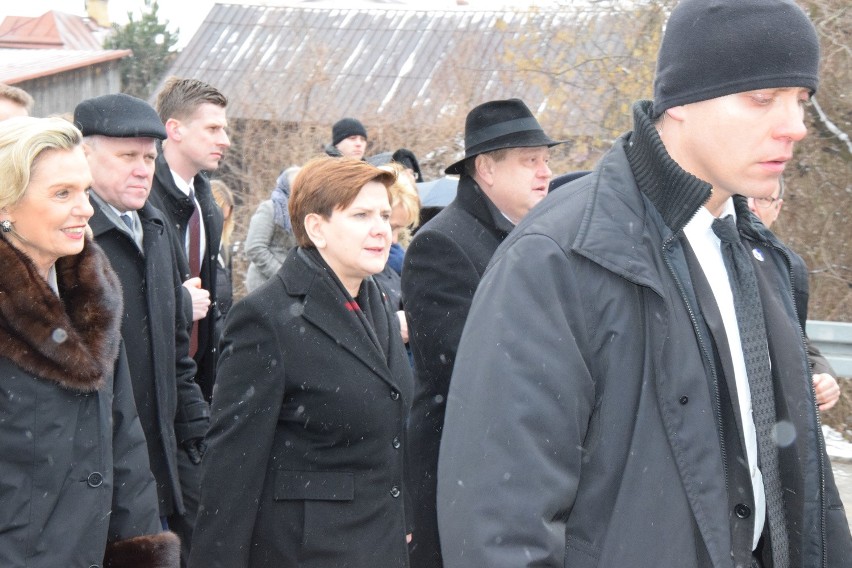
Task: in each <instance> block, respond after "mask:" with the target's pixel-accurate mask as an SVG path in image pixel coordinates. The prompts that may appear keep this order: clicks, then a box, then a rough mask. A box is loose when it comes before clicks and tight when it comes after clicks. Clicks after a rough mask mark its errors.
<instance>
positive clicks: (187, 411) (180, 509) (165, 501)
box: [89, 197, 210, 516]
mask: <svg viewBox="0 0 852 568" xmlns="http://www.w3.org/2000/svg"><path fill="white" fill-rule="evenodd" d="M91 201H92V207H94V210H95V214H94V216H93V217H92V218H91V219H90V220H89V226H90V227H91V228H92V232H93V234H94V237H95V242H97V243H98V244H99V245H100V246H101V248H102V249H103V250H104V252H105V253H106V255H107V258H109V261H110V264H111V265H112V268H113V270H114V271H115V272H116V274H117V275H118V279H119V281H120V282H121V287H122V292H123V294H122V296H123V298H124V317H123V318H122V324H121V333H122V337H123V338H124V344H125V350H126V351H127V361H128V365H129V367H130V377H131V381H132V383H133V392H134V398H135V400H136V408H137V410H138V411H139V418H140V421H141V423H142V430H143V431H144V432H145V439H146V440H147V445H148V459H149V460H150V462H151V471H152V472H153V474H154V479H156V481H157V494H158V497H159V501H160V515H161V516H168V515H171V514H173V513H178V514H181V515H182V514H184V512H185V509H184V503H183V497H182V492H181V483H180V478H179V477H178V462H177V460H178V457H177V453H178V452H179V451H184V450H183V449H182V448H181V447H180V444H181V443H183V442H185V441H186V440H190V439H193V438H201V437H203V436H204V434H205V433H206V432H207V426H208V423H209V415H210V412H209V409H208V406H207V401H205V400H204V397H203V395H202V394H201V389H200V388H199V387H198V385H197V384H196V383H195V378H194V377H195V370H196V366H195V362H194V361H193V360H192V358H191V357H190V356H189V332H188V322H187V321H186V319H185V317H184V313H185V312H184V303H185V298H184V289H183V287H182V286H181V279H180V274H179V273H178V269H177V264H176V262H175V259H174V252H173V250H172V241H171V239H170V237H169V235H168V233H166V229H165V222H164V220H163V217H162V214H161V213H160V212H159V211H157V209H156V208H154V206H152V205H151V204H149V203H146V204H145V206H144V207H143V208H142V209H140V210H139V211H138V214H139V219H140V221H141V222H142V232H143V239H142V243H143V250H141V251H140V250H139V247H138V246H137V245H136V242H135V241H134V240H133V239H132V238H131V237H130V235H129V234H127V233H126V232H125V231H124V230H123V228H122V229H119V228H118V227H117V226H116V225H115V223H114V222H113V221H112V220H111V219H110V217H109V216H108V215H112V216H115V214H114V212H112V211H111V210H109V209H108V206H107V205H105V204H103V202H100V201H99V200H98V199H97V198H96V197H92V198H91ZM118 222H121V221H118Z"/></svg>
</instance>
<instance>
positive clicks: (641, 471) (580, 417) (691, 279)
mask: <svg viewBox="0 0 852 568" xmlns="http://www.w3.org/2000/svg"><path fill="white" fill-rule="evenodd" d="M818 68H819V45H818V39H817V34H816V30H815V29H814V26H813V25H812V24H811V22H810V21H809V20H808V18H807V16H806V15H805V14H804V12H803V11H802V10H801V9H800V8H799V7H798V6H797V5H796V4H795V3H794V2H793V0H684V1H683V2H681V3H680V4H679V5H678V6H677V7H676V8H675V9H674V11H673V12H672V15H671V18H670V19H669V21H668V24H667V26H666V30H665V34H664V37H663V41H662V45H661V48H660V53H659V57H658V67H657V77H656V80H655V85H654V101H653V102H652V101H640V102H638V103H636V104H635V105H634V107H633V117H634V129H633V131H632V132H630V133H627V134H625V135H624V136H622V137H621V138H620V139H619V140H617V141H616V143H615V144H614V145H613V147H612V149H611V150H610V151H609V152H608V153H607V154H606V155H605V156H604V157H603V158H602V159H601V161H600V163H599V164H598V166H597V167H596V168H595V169H594V171H593V172H591V173H589V174H588V175H586V176H583V177H581V178H580V179H578V180H576V181H573V182H571V183H570V184H569V185H567V186H566V187H565V188H564V189H562V190H560V191H558V192H555V193H553V194H550V195H549V196H548V197H547V198H545V200H544V201H543V202H542V204H541V205H540V206H539V207H536V208H535V209H533V210H532V211H531V212H530V214H529V215H527V216H526V217H525V218H524V220H523V221H521V223H520V224H519V225H518V226H517V227H516V228H515V230H514V231H513V232H512V233H511V235H509V237H508V238H507V239H506V241H505V242H504V243H503V245H501V247H500V249H498V250H497V252H496V253H495V255H494V257H493V258H492V260H491V263H490V264H489V267H488V270H487V272H486V273H485V276H484V277H483V279H482V281H481V282H480V284H479V287H478V289H477V292H476V296H475V297H474V300H473V305H472V306H471V308H470V312H469V315H468V318H467V322H466V324H465V328H464V333H463V335H462V338H461V343H460V345H459V348H458V352H457V356H456V360H455V366H454V370H453V374H452V379H451V381H450V389H449V393H448V395H447V397H446V401H447V402H446V417H445V420H444V424H443V436H442V439H441V449H440V458H439V466H438V521H439V530H440V540H441V549H442V552H443V559H444V566H447V567H459V568H460V567H469V566H488V567H490V568H501V567H506V568H508V567H511V568H518V567H522V566H530V567H531V566H554V567H556V566H606V567H611V566H613V567H614V566H630V567H632V568H637V567H638V568H644V567H647V568H651V567H654V568H661V567H662V568H699V567H701V568H705V567H707V568H709V567H722V566H726V567H730V566H738V567H739V566H743V567H765V568H769V567H771V568H788V567H803V566H814V567H815V566H821V567H838V568H839V567H841V566H849V559H850V558H852V538H850V534H849V527H848V524H847V521H846V516H845V513H844V510H843V506H842V504H841V502H840V499H839V496H838V492H837V488H836V486H835V483H834V479H833V476H832V471H831V466H830V464H829V461H828V458H827V456H826V454H825V443H824V440H823V438H822V432H821V430H820V425H819V419H818V416H817V408H816V401H815V399H814V391H813V387H812V384H811V369H810V368H809V365H808V358H807V354H806V351H805V347H804V340H803V339H804V336H803V330H802V329H801V325H800V322H799V320H798V318H797V313H796V309H795V297H796V295H797V294H799V293H801V291H802V289H803V287H805V286H806V285H807V283H806V282H803V281H802V279H801V278H800V277H797V276H796V275H795V274H794V273H793V271H792V270H791V265H790V258H791V255H790V252H789V250H788V249H787V248H786V247H785V246H784V245H783V244H782V243H781V242H780V241H779V240H778V239H777V238H776V237H775V236H774V235H773V234H772V233H771V232H770V231H768V230H767V229H766V228H765V227H764V226H763V225H762V224H761V223H759V222H757V221H756V219H755V217H754V216H753V215H752V214H751V213H750V212H749V210H748V205H747V203H746V197H758V198H759V197H767V196H770V195H771V194H772V192H773V191H774V190H775V189H776V188H777V187H778V180H779V177H780V176H781V174H782V172H783V171H784V168H785V166H786V164H787V163H788V162H789V160H790V159H791V158H792V153H793V147H794V144H795V143H796V142H798V141H799V140H801V139H802V138H804V136H805V133H806V131H805V124H804V114H805V109H804V107H805V105H806V104H807V101H808V99H809V98H810V97H811V96H812V95H813V93H814V92H815V91H816V89H817V87H818V78H817V72H818ZM416 540H417V530H416V527H415V530H414V541H415V542H416Z"/></svg>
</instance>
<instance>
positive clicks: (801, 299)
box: [787, 249, 837, 377]
mask: <svg viewBox="0 0 852 568" xmlns="http://www.w3.org/2000/svg"><path fill="white" fill-rule="evenodd" d="M787 253H788V255H789V256H790V269H791V270H792V272H793V300H794V301H795V304H796V313H797V314H798V316H799V325H800V326H801V327H802V333H804V334H805V345H806V347H807V348H808V361H810V363H811V370H812V372H813V373H828V374H829V375H831V376H832V377H836V376H837V373H835V372H834V369H833V368H832V367H831V364H830V363H829V362H828V360H827V359H826V358H825V356H823V354H822V353H821V352H820V350H819V348H818V347H817V346H816V345H814V344H813V343H811V340H810V338H809V337H808V332H807V320H808V300H809V297H810V284H809V282H808V267H807V265H806V264H805V260H804V259H803V258H802V257H801V256H799V255H798V254H796V253H795V252H793V251H792V250H790V249H787Z"/></svg>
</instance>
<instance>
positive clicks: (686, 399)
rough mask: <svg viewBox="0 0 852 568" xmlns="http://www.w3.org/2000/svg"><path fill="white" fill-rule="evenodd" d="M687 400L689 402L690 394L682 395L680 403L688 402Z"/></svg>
mask: <svg viewBox="0 0 852 568" xmlns="http://www.w3.org/2000/svg"><path fill="white" fill-rule="evenodd" d="M687 402H689V397H688V396H682V397H680V403H681V404H686V403H687Z"/></svg>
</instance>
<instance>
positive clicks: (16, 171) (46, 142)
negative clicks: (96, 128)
mask: <svg viewBox="0 0 852 568" xmlns="http://www.w3.org/2000/svg"><path fill="white" fill-rule="evenodd" d="M82 139H83V135H82V134H80V131H79V130H77V127H75V126H74V125H73V124H71V123H70V122H68V121H67V120H63V119H61V118H55V117H53V118H35V117H32V116H22V117H18V118H10V119H7V120H4V121H2V122H0V208H3V207H9V206H11V205H15V204H16V203H18V201H20V199H21V197H23V195H24V192H25V191H26V190H27V186H28V185H29V184H30V176H31V175H32V172H33V168H34V167H35V165H36V162H37V161H38V159H39V157H40V156H41V155H42V154H43V153H44V152H46V151H49V150H73V149H74V148H76V147H77V146H79V145H80V143H81V141H82Z"/></svg>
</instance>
